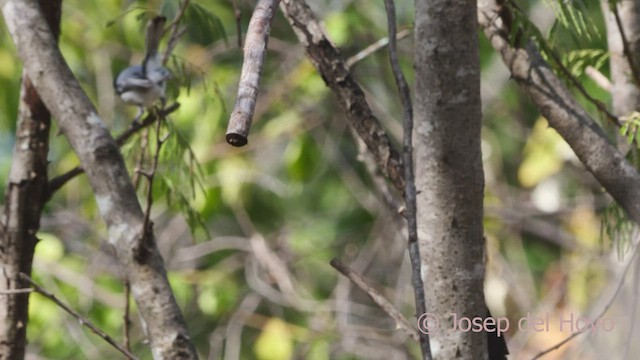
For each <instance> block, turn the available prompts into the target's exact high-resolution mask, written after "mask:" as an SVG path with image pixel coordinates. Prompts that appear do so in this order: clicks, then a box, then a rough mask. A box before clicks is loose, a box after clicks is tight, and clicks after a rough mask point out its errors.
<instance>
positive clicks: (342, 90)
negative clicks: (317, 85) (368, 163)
mask: <svg viewBox="0 0 640 360" xmlns="http://www.w3.org/2000/svg"><path fill="white" fill-rule="evenodd" d="M280 7H281V9H282V11H283V12H284V13H285V16H286V17H287V19H288V20H289V23H290V24H291V26H292V27H293V30H294V31H295V33H296V35H297V36H298V40H299V41H300V42H301V43H302V45H303V46H304V47H305V49H306V52H307V56H308V57H309V59H310V60H311V62H312V64H313V66H314V67H315V68H316V70H318V72H319V73H320V76H321V77H322V79H323V80H324V82H325V83H326V84H327V86H328V87H329V88H330V89H331V91H333V93H334V95H335V96H336V99H337V101H338V103H339V105H340V107H341V108H342V110H343V111H344V112H345V113H346V115H347V119H348V121H349V124H350V125H351V127H352V128H353V129H354V130H355V131H356V133H357V134H358V136H359V137H360V138H361V139H362V140H363V141H364V143H365V144H366V146H367V149H368V150H369V152H371V154H372V155H373V157H374V159H375V161H376V164H377V165H378V166H379V167H380V169H381V171H382V173H383V174H384V175H385V176H386V177H387V178H388V179H390V180H391V182H392V183H393V184H394V186H395V187H396V188H398V189H400V190H404V175H403V170H402V160H401V158H400V155H399V153H398V151H397V150H396V149H395V147H394V145H393V143H392V142H391V139H390V138H389V136H388V135H387V133H386V131H385V130H384V129H383V128H382V126H381V125H380V122H379V121H378V119H376V117H375V116H373V113H372V111H371V107H370V106H369V104H368V103H367V100H366V98H365V95H364V92H363V91H362V89H361V88H360V85H358V83H357V82H356V81H355V79H354V78H353V76H352V75H351V73H350V72H349V69H348V67H347V65H346V63H345V62H344V60H343V58H342V54H341V53H340V51H339V50H338V49H337V48H336V47H335V46H334V45H333V44H332V43H331V41H330V40H329V38H328V37H327V35H326V34H325V31H324V29H323V28H322V26H321V25H320V22H319V21H318V19H317V18H316V16H315V14H314V13H313V12H312V11H311V9H310V8H309V6H308V5H307V4H306V3H305V2H304V1H303V0H282V1H281V3H280Z"/></svg>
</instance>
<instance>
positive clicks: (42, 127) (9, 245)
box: [0, 0, 61, 359]
mask: <svg viewBox="0 0 640 360" xmlns="http://www.w3.org/2000/svg"><path fill="white" fill-rule="evenodd" d="M39 3H40V6H41V8H42V12H43V14H44V15H45V17H46V21H47V23H48V25H49V27H50V29H51V32H52V33H53V36H54V38H57V37H58V35H59V32H60V11H61V6H60V5H61V0H51V1H46V0H41V1H40V2H39ZM50 125H51V114H50V113H49V111H48V110H47V108H46V107H45V105H44V103H43V102H42V100H41V99H40V97H39V96H38V93H37V91H36V89H35V88H34V87H33V84H32V83H31V80H30V79H29V77H28V75H27V73H26V72H23V74H22V87H21V90H20V103H19V105H18V120H17V126H16V144H15V147H14V150H13V159H12V163H11V170H10V172H9V182H8V184H7V192H6V195H5V205H4V210H3V213H2V219H1V221H0V291H2V290H11V289H20V288H26V287H29V284H28V283H25V282H24V281H23V280H22V279H21V278H20V277H19V276H18V274H19V273H25V274H31V263H32V260H33V253H34V250H35V245H36V242H37V240H38V239H37V238H36V232H37V231H38V229H39V228H40V216H41V214H42V208H43V206H44V203H45V201H46V200H45V198H46V191H47V153H48V151H49V129H50ZM28 310H29V293H23V294H12V295H0V359H23V358H24V355H25V347H26V343H27V341H26V332H27V321H28V319H29V311H28Z"/></svg>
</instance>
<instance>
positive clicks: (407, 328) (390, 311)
mask: <svg viewBox="0 0 640 360" xmlns="http://www.w3.org/2000/svg"><path fill="white" fill-rule="evenodd" d="M331 266H333V268H334V269H336V270H338V271H339V272H340V273H341V274H342V275H344V276H346V277H348V278H349V280H351V282H353V283H354V284H355V285H356V286H357V287H359V288H360V289H361V290H362V291H364V292H365V293H367V295H369V297H370V298H371V300H373V302H375V303H376V304H377V305H378V306H379V307H380V308H381V309H382V310H383V311H384V312H385V313H387V315H389V316H390V317H391V318H392V319H393V320H395V321H396V325H397V327H398V328H400V329H402V331H404V332H405V333H406V334H407V335H409V336H410V337H411V338H412V339H413V340H415V341H418V340H419V337H420V335H418V331H416V330H415V329H414V328H413V326H411V323H409V321H408V320H407V319H406V318H405V317H404V316H403V315H402V313H400V311H398V309H396V308H395V307H394V306H393V304H391V303H390V302H389V300H387V299H386V298H385V297H384V296H383V295H382V294H380V292H379V291H378V290H376V289H374V288H373V287H371V286H370V285H369V284H367V282H366V281H365V280H364V279H363V278H362V276H360V274H358V273H357V272H355V271H353V270H351V269H350V268H349V267H348V266H347V265H345V264H343V263H342V261H340V260H338V259H331Z"/></svg>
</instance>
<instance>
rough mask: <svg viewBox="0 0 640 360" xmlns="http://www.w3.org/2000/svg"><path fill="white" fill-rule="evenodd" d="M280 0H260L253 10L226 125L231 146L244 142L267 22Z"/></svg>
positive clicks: (264, 41) (261, 60) (245, 140)
mask: <svg viewBox="0 0 640 360" xmlns="http://www.w3.org/2000/svg"><path fill="white" fill-rule="evenodd" d="M279 2H280V0H260V1H258V3H257V4H256V8H255V9H254V10H253V15H251V20H250V21H249V28H248V29H247V39H246V42H245V44H244V62H243V63H242V73H241V74H240V84H238V96H237V97H236V103H235V105H234V106H233V111H232V112H231V118H230V119H229V126H228V127H227V136H226V138H227V142H228V143H229V144H230V145H233V146H244V145H246V144H247V136H249V129H251V123H252V121H253V113H254V111H255V109H256V101H257V99H258V89H259V88H260V86H259V82H260V76H261V74H262V68H263V66H264V59H265V55H266V53H267V42H268V41H269V32H270V31H271V22H272V20H273V17H274V15H275V10H276V8H277V6H278V3H279Z"/></svg>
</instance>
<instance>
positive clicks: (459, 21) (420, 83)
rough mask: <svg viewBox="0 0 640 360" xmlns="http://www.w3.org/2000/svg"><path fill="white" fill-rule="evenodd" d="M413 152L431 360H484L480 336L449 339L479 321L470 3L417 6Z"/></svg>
mask: <svg viewBox="0 0 640 360" xmlns="http://www.w3.org/2000/svg"><path fill="white" fill-rule="evenodd" d="M415 8H416V23H415V44H416V45H415V65H414V67H415V71H416V93H415V101H414V109H415V110H414V115H415V117H414V119H415V126H416V128H415V130H414V146H415V162H416V190H417V194H418V195H417V208H418V217H417V219H418V241H419V245H420V256H421V258H422V281H423V283H424V288H425V297H426V299H427V306H426V307H427V310H428V311H429V312H430V313H432V314H434V315H435V316H437V318H438V319H439V320H440V324H441V326H440V328H439V330H438V331H433V332H431V333H430V334H429V336H430V338H431V348H432V350H433V355H434V358H435V359H454V358H455V359H481V358H486V356H487V355H486V354H487V342H486V335H485V334H484V333H477V332H473V331H461V330H458V331H453V329H452V326H451V324H452V322H453V321H454V320H455V319H461V318H463V317H466V318H469V319H471V318H475V317H480V318H484V317H485V316H486V307H485V303H484V293H483V281H484V273H485V266H484V237H483V227H482V217H483V188H484V175H483V171H482V156H481V151H480V129H481V103H480V62H479V49H478V39H477V33H476V29H477V12H476V2H475V1H462V0H456V1H447V0H429V1H427V0H416V1H415Z"/></svg>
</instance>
